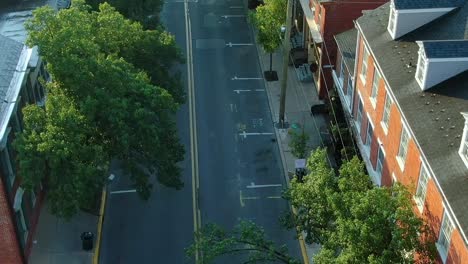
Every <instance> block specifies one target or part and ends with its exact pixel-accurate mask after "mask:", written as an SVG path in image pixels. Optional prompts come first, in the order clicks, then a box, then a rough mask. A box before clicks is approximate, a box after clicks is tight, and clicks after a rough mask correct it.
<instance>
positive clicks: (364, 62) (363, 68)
mask: <svg viewBox="0 0 468 264" xmlns="http://www.w3.org/2000/svg"><path fill="white" fill-rule="evenodd" d="M363 43H364V42H363ZM368 59H369V51H368V50H367V47H366V46H365V45H364V53H363V55H362V63H361V74H360V75H359V77H360V78H361V80H362V82H363V83H366V76H367V60H368Z"/></svg>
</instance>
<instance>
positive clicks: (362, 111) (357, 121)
mask: <svg viewBox="0 0 468 264" xmlns="http://www.w3.org/2000/svg"><path fill="white" fill-rule="evenodd" d="M357 99H358V102H357V107H356V120H354V123H355V125H356V128H357V131H358V133H359V138H361V126H362V118H363V117H364V102H363V101H362V97H361V93H359V92H358V98H357ZM359 105H362V107H361V120H359ZM361 141H362V139H361Z"/></svg>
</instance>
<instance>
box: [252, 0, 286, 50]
mask: <svg viewBox="0 0 468 264" xmlns="http://www.w3.org/2000/svg"><path fill="white" fill-rule="evenodd" d="M286 4H287V3H286V1H285V0H265V4H264V5H261V6H258V7H257V9H256V11H255V12H253V13H251V15H250V18H251V20H252V22H253V24H254V25H255V26H256V28H257V29H258V35H257V40H258V42H259V43H260V45H262V47H263V49H264V50H265V52H267V53H273V52H275V50H276V49H277V48H278V47H279V46H280V45H281V38H280V37H281V26H282V25H284V23H285V22H286V12H285V10H286Z"/></svg>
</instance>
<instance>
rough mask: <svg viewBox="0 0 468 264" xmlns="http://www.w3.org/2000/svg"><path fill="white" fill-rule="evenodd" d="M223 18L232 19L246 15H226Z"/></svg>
mask: <svg viewBox="0 0 468 264" xmlns="http://www.w3.org/2000/svg"><path fill="white" fill-rule="evenodd" d="M221 17H224V18H226V19H227V18H230V17H245V15H224V16H221Z"/></svg>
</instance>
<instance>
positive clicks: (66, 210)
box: [15, 84, 109, 218]
mask: <svg viewBox="0 0 468 264" xmlns="http://www.w3.org/2000/svg"><path fill="white" fill-rule="evenodd" d="M48 88H49V94H48V97H47V101H46V104H45V108H46V109H47V111H45V109H44V108H41V107H39V106H37V105H28V106H26V107H25V108H24V109H23V114H24V132H23V133H21V134H19V135H18V136H17V138H16V141H15V147H16V148H17V150H18V156H19V157H20V159H19V166H20V168H21V176H22V181H23V182H22V184H23V186H24V187H25V189H27V190H31V189H32V188H34V186H37V185H38V184H39V183H40V182H41V181H42V180H45V179H46V180H47V187H48V190H49V191H48V197H49V205H50V207H51V211H52V213H54V214H56V215H58V216H60V217H64V218H69V217H71V216H72V215H73V214H75V213H76V212H77V211H78V210H79V208H89V207H90V205H93V204H94V203H95V201H96V194H97V193H98V192H99V191H100V190H101V188H102V186H103V184H104V182H105V172H106V171H107V169H108V160H109V157H108V156H107V155H106V153H105V151H104V149H103V148H102V146H101V144H100V142H99V137H97V135H98V133H97V132H98V131H97V129H96V127H94V126H93V125H92V124H91V123H90V122H89V120H88V119H87V118H86V117H85V116H84V115H82V114H81V113H80V111H79V110H78V109H77V106H76V104H75V102H74V101H73V100H70V99H69V98H67V96H65V95H64V94H63V93H61V91H60V89H59V88H58V87H57V86H56V85H53V84H50V85H49V87H48ZM46 174H47V178H45V176H46Z"/></svg>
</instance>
